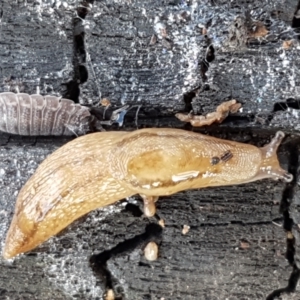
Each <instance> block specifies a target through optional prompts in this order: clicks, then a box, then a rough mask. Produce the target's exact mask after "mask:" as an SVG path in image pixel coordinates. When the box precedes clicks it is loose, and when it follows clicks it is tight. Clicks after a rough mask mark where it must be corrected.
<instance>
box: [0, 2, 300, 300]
mask: <svg viewBox="0 0 300 300" xmlns="http://www.w3.org/2000/svg"><path fill="white" fill-rule="evenodd" d="M90 4H93V5H90ZM297 10H298V1H292V0H290V1H288V2H287V3H284V4H283V3H282V1H275V2H274V1H272V2H268V1H267V2H259V1H231V2H228V1H225V0H224V1H223V0H220V1H219V0H218V1H208V2H207V3H206V2H205V3H204V2H203V3H202V2H201V3H200V2H199V1H156V0H153V1H147V2H145V1H140V0H134V1H122V2H121V1H110V0H106V1H84V2H81V3H75V4H74V2H73V1H64V2H61V1H57V2H53V1H50V0H49V1H43V2H39V1H29V0H27V1H26V2H24V3H23V2H22V3H21V2H11V1H7V0H4V1H1V3H0V18H1V28H0V34H1V35H0V41H1V43H0V57H1V69H0V88H1V92H3V91H8V90H10V91H13V92H16V91H18V90H19V91H21V92H22V91H23V92H26V93H29V94H33V93H35V92H36V88H37V87H39V89H40V92H41V94H56V95H63V96H67V97H68V98H70V99H72V100H74V101H77V102H80V103H81V104H84V105H88V106H93V109H92V111H93V113H94V114H95V115H97V116H99V119H100V120H101V118H103V115H105V117H104V120H107V119H109V118H110V117H111V116H112V114H113V112H114V111H115V110H116V109H118V108H120V107H122V106H123V105H125V104H128V105H129V106H130V107H132V106H134V107H133V108H132V109H131V110H129V111H128V112H127V113H126V115H125V117H124V124H123V126H122V127H121V128H120V127H119V123H117V124H113V125H112V126H107V125H105V126H104V128H105V129H106V130H134V129H136V128H137V127H139V128H143V127H177V128H185V129H189V130H194V131H197V132H201V133H205V134H210V135H213V136H217V137H221V138H227V139H231V140H236V141H241V142H246V143H251V144H255V145H258V146H262V145H264V144H266V143H267V142H268V141H270V139H271V137H272V136H273V135H274V133H275V132H276V131H277V130H278V129H281V130H283V131H285V132H286V133H287V138H286V140H285V141H284V143H283V145H282V147H280V150H279V156H280V161H281V164H282V166H283V167H284V168H285V169H289V171H290V172H291V173H293V175H294V177H295V179H294V181H293V182H292V183H290V184H284V183H281V182H274V181H267V180H265V181H260V182H255V183H251V184H247V185H242V186H229V187H220V188H213V189H212V188H207V189H203V190H195V191H186V192H182V193H178V194H176V195H172V196H169V197H162V198H161V199H160V200H159V201H158V203H157V209H158V215H159V217H161V218H163V219H164V220H165V223H166V226H165V228H164V229H163V232H162V234H161V236H160V235H159V238H158V243H159V258H158V260H157V261H155V262H148V261H146V260H145V258H144V257H143V252H142V250H143V249H142V248H143V246H142V244H143V243H142V242H141V243H136V244H135V243H134V242H133V241H135V240H139V237H144V239H143V238H142V240H143V241H146V240H147V237H145V234H146V231H145V228H147V226H149V223H150V222H155V223H156V220H155V219H154V218H153V220H148V219H146V218H143V217H142V216H141V213H140V210H139V208H138V207H140V206H141V204H140V202H136V201H134V199H130V203H129V204H127V206H124V204H123V203H120V204H117V205H114V206H112V207H110V208H107V209H105V210H98V211H95V212H92V213H90V214H89V215H88V216H86V217H84V218H82V219H81V220H79V221H77V222H75V224H74V225H72V226H70V228H68V229H66V230H65V231H64V232H62V233H61V234H60V235H59V236H58V237H55V238H54V239H52V240H51V241H49V242H47V243H44V244H43V245H42V246H41V247H39V248H38V249H36V250H34V251H33V252H31V253H30V254H27V255H23V256H21V257H20V258H18V259H16V260H15V261H14V262H5V261H3V260H2V259H1V260H0V266H1V271H0V278H1V280H0V299H2V298H3V299H12V300H15V299H45V300H47V299H91V300H93V299H101V297H102V294H103V292H105V291H104V290H105V289H106V288H108V287H112V288H114V290H115V292H116V293H117V294H118V295H121V296H122V297H123V299H130V300H132V299H161V298H165V299H172V300H173V299H226V298H228V299H266V298H267V297H268V299H277V298H278V299H299V297H300V295H299V291H297V288H296V286H297V281H298V279H299V267H300V266H299V247H300V244H299V241H300V235H299V226H298V224H300V210H299V204H300V202H299V199H300V198H299V189H298V170H299V134H298V132H299V129H300V128H298V126H299V118H298V117H299V116H298V111H299V107H298V103H299V90H298V87H299V86H300V84H299V82H298V79H297V78H298V77H299V74H298V73H299V60H298V50H297V45H298V44H297V43H298V42H297V39H298V33H297V30H298V25H297V20H296V19H295V12H297ZM74 12H77V15H74ZM237 17H238V19H237ZM249 19H252V20H259V21H261V22H263V24H265V25H266V28H267V29H268V30H269V31H270V32H269V34H268V35H267V36H266V37H263V38H260V39H255V40H251V42H249V41H248V38H247V36H246V33H247V22H248V21H249ZM236 25H238V26H236ZM291 25H292V26H293V27H294V29H291V28H290V26H291ZM203 27H205V28H207V34H206V35H205V36H204V35H203V34H202V31H201V28H203ZM237 27H238V28H237ZM153 36H154V37H155V38H153ZM291 39H295V40H296V41H295V44H294V46H291V48H290V49H288V50H283V49H282V43H283V41H286V40H291ZM208 41H209V42H208ZM202 62H205V63H206V64H204V65H202V67H203V69H202V71H201V63H202ZM208 64H209V65H208ZM199 66H200V68H199ZM208 66H209V68H208ZM102 98H107V99H109V100H110V102H111V106H110V107H108V108H107V109H106V108H104V107H101V106H100V107H99V105H98V104H99V101H100V100H101V99H102ZM231 98H234V99H236V100H237V101H238V102H240V103H242V107H243V111H240V112H238V113H237V114H234V115H232V116H230V117H229V118H228V119H226V120H225V122H224V123H223V124H220V125H213V126H210V127H204V128H200V129H197V128H194V129H192V128H191V126H190V125H189V124H187V125H185V124H182V123H180V122H179V121H178V120H177V119H176V118H175V117H174V114H175V112H177V111H185V112H189V111H191V110H194V112H195V113H207V112H210V111H214V109H215V108H216V107H217V106H218V105H219V104H220V103H221V102H222V101H225V100H229V99H231ZM140 105H141V107H139V106H140ZM104 110H105V114H104ZM137 112H138V113H137ZM136 117H137V118H136ZM69 140H70V139H69V138H62V137H58V138H53V137H46V138H42V137H36V138H33V137H19V136H9V135H7V134H0V187H1V196H0V197H1V198H0V215H1V218H0V220H1V221H0V234H1V240H2V242H3V241H4V237H5V233H6V230H7V228H8V225H9V222H10V220H11V217H12V214H13V207H14V202H15V199H16V196H17V192H18V191H19V190H20V188H21V187H22V185H23V184H24V183H25V182H26V180H27V179H28V178H29V177H30V175H31V174H32V173H33V172H34V170H35V169H36V168H37V166H38V164H39V163H40V162H41V161H42V160H43V159H45V157H46V156H47V155H48V154H50V153H52V152H53V151H54V150H55V149H57V148H58V147H59V146H61V145H63V144H64V143H66V142H67V141H69ZM183 225H189V226H190V231H189V233H188V234H186V235H182V233H181V231H182V227H183ZM149 236H150V235H149ZM152 238H153V239H154V240H155V239H157V237H156V236H152ZM139 241H140V240H139ZM245 241H246V242H245ZM245 244H249V247H245ZM123 245H126V247H122V246H123ZM116 249H117V250H118V249H119V250H120V249H121V251H116ZM116 253H118V255H113V254H116ZM104 254H106V255H108V257H110V259H109V260H105V263H103V264H102V267H104V268H105V271H104V277H106V279H105V278H104V280H103V278H100V277H99V276H98V275H99V274H97V272H96V273H94V272H93V270H92V268H91V264H90V260H91V262H92V265H94V263H95V259H96V258H99V257H100V258H101V257H102V258H103V255H104ZM101 255H102V256H101ZM100 261H101V259H100ZM98 263H99V260H98ZM98 267H99V268H100V269H101V263H100V264H99V265H98Z"/></svg>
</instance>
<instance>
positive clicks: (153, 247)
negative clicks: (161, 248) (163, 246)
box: [144, 242, 158, 261]
mask: <svg viewBox="0 0 300 300" xmlns="http://www.w3.org/2000/svg"><path fill="white" fill-rule="evenodd" d="M144 255H145V258H146V259H147V260H149V261H154V260H157V257H158V246H157V244H156V243H155V242H150V243H148V244H147V246H146V247H145V249H144Z"/></svg>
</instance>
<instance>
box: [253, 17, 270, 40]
mask: <svg viewBox="0 0 300 300" xmlns="http://www.w3.org/2000/svg"><path fill="white" fill-rule="evenodd" d="M268 33H269V31H268V30H267V28H266V26H265V25H264V24H263V23H262V22H260V21H254V22H253V24H252V27H251V29H250V30H249V37H251V38H259V37H264V36H266V35H267V34H268Z"/></svg>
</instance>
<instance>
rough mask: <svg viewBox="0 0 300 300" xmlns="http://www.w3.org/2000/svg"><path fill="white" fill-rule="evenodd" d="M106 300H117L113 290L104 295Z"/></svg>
mask: <svg viewBox="0 0 300 300" xmlns="http://www.w3.org/2000/svg"><path fill="white" fill-rule="evenodd" d="M104 299H105V300H115V293H114V291H113V290H108V291H107V292H106V294H105V295H104Z"/></svg>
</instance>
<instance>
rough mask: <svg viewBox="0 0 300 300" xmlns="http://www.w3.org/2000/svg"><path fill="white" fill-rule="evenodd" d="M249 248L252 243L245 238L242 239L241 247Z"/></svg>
mask: <svg viewBox="0 0 300 300" xmlns="http://www.w3.org/2000/svg"><path fill="white" fill-rule="evenodd" d="M249 248H250V244H249V243H248V242H247V241H244V240H242V241H240V249H243V250H245V249H249Z"/></svg>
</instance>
